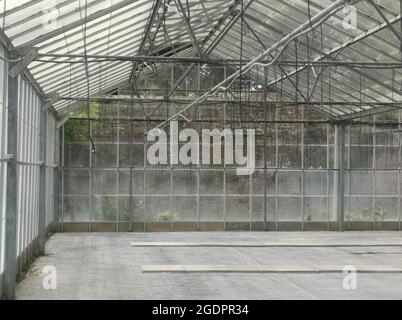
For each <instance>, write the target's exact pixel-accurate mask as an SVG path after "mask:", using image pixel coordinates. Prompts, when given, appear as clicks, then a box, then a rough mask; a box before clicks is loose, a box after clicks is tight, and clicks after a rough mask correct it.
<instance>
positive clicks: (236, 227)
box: [225, 222, 251, 231]
mask: <svg viewBox="0 0 402 320" xmlns="http://www.w3.org/2000/svg"><path fill="white" fill-rule="evenodd" d="M225 228H226V231H243V230H249V231H250V230H251V223H250V222H226V223H225Z"/></svg>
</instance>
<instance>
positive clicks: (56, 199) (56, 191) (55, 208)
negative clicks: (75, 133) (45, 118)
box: [53, 124, 61, 231]
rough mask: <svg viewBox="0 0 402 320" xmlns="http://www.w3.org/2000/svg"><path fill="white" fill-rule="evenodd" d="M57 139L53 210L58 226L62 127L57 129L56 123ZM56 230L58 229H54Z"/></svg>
mask: <svg viewBox="0 0 402 320" xmlns="http://www.w3.org/2000/svg"><path fill="white" fill-rule="evenodd" d="M54 132H55V137H54V139H55V141H54V163H55V164H57V165H56V166H55V167H54V168H53V212H54V223H55V226H58V223H59V193H60V188H59V180H60V179H59V171H60V163H61V161H60V129H57V126H56V124H55V131H54ZM54 231H57V229H56V230H54Z"/></svg>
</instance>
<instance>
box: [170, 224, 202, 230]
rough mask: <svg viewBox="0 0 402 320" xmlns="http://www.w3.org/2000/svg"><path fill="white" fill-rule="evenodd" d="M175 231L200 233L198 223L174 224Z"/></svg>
mask: <svg viewBox="0 0 402 320" xmlns="http://www.w3.org/2000/svg"><path fill="white" fill-rule="evenodd" d="M172 228H173V231H178V232H180V231H198V225H197V222H173V223H172Z"/></svg>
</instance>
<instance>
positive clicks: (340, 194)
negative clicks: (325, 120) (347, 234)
mask: <svg viewBox="0 0 402 320" xmlns="http://www.w3.org/2000/svg"><path fill="white" fill-rule="evenodd" d="M334 151H335V152H334V157H335V159H334V160H335V163H334V169H335V177H334V205H335V209H334V211H335V213H336V217H337V220H338V224H339V230H340V231H343V227H344V226H343V222H344V209H345V168H344V164H345V126H344V125H343V124H337V125H335V150H334Z"/></svg>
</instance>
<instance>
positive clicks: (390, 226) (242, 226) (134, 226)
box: [56, 221, 401, 232]
mask: <svg viewBox="0 0 402 320" xmlns="http://www.w3.org/2000/svg"><path fill="white" fill-rule="evenodd" d="M339 230H340V225H339V223H337V222H312V221H308V222H303V223H302V222H297V221H278V222H267V223H266V224H265V228H264V223H263V222H261V221H255V222H221V221H203V222H199V223H197V222H132V223H130V222H118V223H117V222H92V223H89V222H67V223H63V224H61V223H59V224H58V226H57V228H56V232H181V231H339ZM343 230H344V231H359V230H361V231H365V230H366V231H370V230H382V231H397V230H401V224H400V223H399V222H398V221H387V222H376V223H373V222H357V221H356V222H345V223H343Z"/></svg>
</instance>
